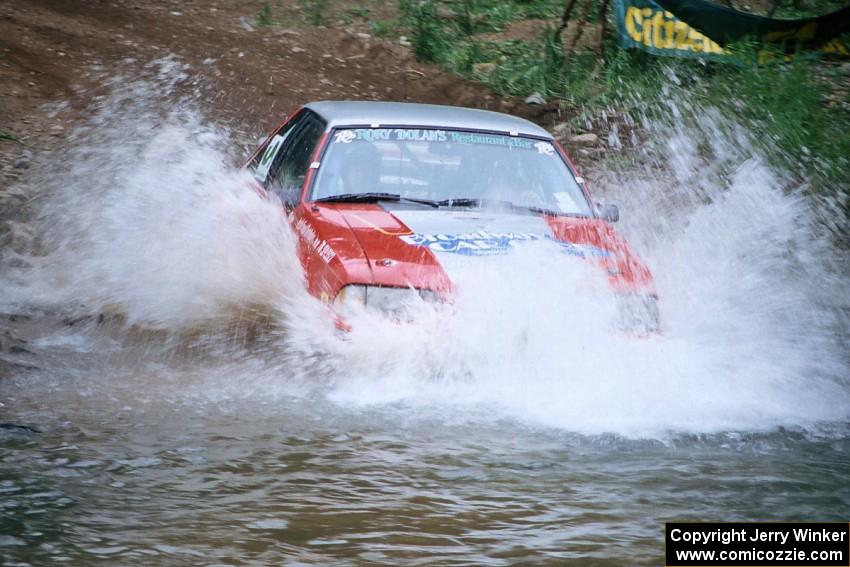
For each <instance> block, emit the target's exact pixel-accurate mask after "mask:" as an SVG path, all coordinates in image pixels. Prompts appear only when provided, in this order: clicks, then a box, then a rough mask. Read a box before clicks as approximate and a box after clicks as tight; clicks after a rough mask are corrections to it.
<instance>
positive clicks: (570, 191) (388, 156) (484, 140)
mask: <svg viewBox="0 0 850 567" xmlns="http://www.w3.org/2000/svg"><path fill="white" fill-rule="evenodd" d="M366 194H372V195H375V198H376V200H377V199H379V197H380V195H381V194H384V195H387V196H392V197H400V198H401V199H408V200H413V199H418V200H428V201H433V202H440V203H443V204H449V205H450V204H452V202H453V201H456V202H457V204H459V205H461V206H474V205H476V204H481V205H483V204H484V203H486V202H499V203H507V204H510V205H512V206H517V207H529V208H532V209H543V210H546V211H552V212H556V213H560V214H574V215H590V214H591V210H590V206H589V204H588V202H587V199H586V198H585V196H584V193H583V192H582V190H581V188H580V187H579V185H578V183H577V182H576V179H575V177H574V176H573V174H572V172H571V171H570V169H569V168H568V167H567V165H566V163H565V162H564V160H563V159H562V158H561V156H560V155H559V154H558V152H557V150H556V149H555V147H554V146H553V145H552V144H551V143H550V142H547V141H543V140H538V139H533V138H524V137H520V136H502V135H499V134H483V133H478V132H467V131H457V130H437V129H417V128H354V129H342V130H335V131H334V133H333V136H332V138H331V141H330V144H329V147H328V149H327V150H326V152H325V154H324V156H323V158H322V163H321V166H320V167H319V171H318V176H317V178H316V183H315V185H314V187H313V191H312V194H311V197H310V198H311V200H314V201H315V200H335V199H336V200H346V199H351V200H356V199H357V197H358V195H359V196H361V197H363V198H365V197H368V196H369V195H366Z"/></svg>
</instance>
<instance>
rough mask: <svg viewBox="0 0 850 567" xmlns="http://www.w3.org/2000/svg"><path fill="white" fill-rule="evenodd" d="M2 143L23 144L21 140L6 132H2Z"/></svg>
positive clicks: (0, 137) (0, 131)
mask: <svg viewBox="0 0 850 567" xmlns="http://www.w3.org/2000/svg"><path fill="white" fill-rule="evenodd" d="M0 142H16V143H18V144H23V142H21V141H20V140H19V139H17V138H16V137H14V136H12V135H11V134H7V133H6V132H4V131H2V130H0Z"/></svg>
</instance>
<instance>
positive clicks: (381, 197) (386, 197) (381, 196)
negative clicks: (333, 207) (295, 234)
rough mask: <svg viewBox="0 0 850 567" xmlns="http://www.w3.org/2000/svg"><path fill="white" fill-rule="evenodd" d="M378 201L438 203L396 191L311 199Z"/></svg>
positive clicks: (323, 200)
mask: <svg viewBox="0 0 850 567" xmlns="http://www.w3.org/2000/svg"><path fill="white" fill-rule="evenodd" d="M378 201H393V202H396V203H399V202H401V203H416V204H417V205H427V206H429V207H434V208H437V207H438V206H439V205H438V204H437V203H436V202H434V201H432V200H430V199H414V198H412V197H402V196H401V195H399V194H398V193H375V192H372V193H342V194H341V195H330V196H328V197H322V198H320V199H315V200H313V202H314V203H376V202H378Z"/></svg>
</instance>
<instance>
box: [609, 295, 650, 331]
mask: <svg viewBox="0 0 850 567" xmlns="http://www.w3.org/2000/svg"><path fill="white" fill-rule="evenodd" d="M617 312H618V320H617V328H619V329H620V330H621V331H624V332H626V333H634V334H636V335H648V334H650V333H657V332H659V331H660V330H661V313H660V310H659V308H658V297H657V296H655V295H646V294H637V293H634V294H621V295H618V296H617Z"/></svg>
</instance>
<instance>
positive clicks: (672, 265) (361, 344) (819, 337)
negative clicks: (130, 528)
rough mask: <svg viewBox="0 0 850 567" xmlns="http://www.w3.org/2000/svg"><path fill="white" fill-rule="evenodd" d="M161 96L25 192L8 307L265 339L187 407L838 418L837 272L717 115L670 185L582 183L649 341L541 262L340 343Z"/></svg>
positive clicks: (672, 158) (228, 176) (549, 259)
mask: <svg viewBox="0 0 850 567" xmlns="http://www.w3.org/2000/svg"><path fill="white" fill-rule="evenodd" d="M166 76H168V77H171V76H174V73H170V74H169V73H166ZM161 80H162V79H160V81H161ZM159 84H161V83H158V82H156V81H154V82H145V81H140V82H136V83H131V84H126V85H125V84H121V85H116V87H115V91H114V93H113V94H112V95H111V96H110V97H107V98H106V99H104V100H103V101H101V102H100V110H99V112H98V113H97V115H96V117H95V118H94V120H93V122H92V124H91V125H90V126H89V127H88V128H85V129H83V130H80V131H78V132H77V133H76V134H75V137H74V138H73V140H72V142H73V143H72V144H71V147H70V148H69V149H68V150H67V153H66V154H65V155H64V156H63V159H62V160H61V162H62V163H63V164H64V165H57V166H56V167H55V168H54V169H51V171H50V172H48V173H47V174H46V175H45V177H44V178H42V179H39V180H38V182H39V183H44V184H45V186H46V187H47V191H48V193H49V195H50V197H49V198H48V200H47V205H46V207H45V209H44V214H43V218H44V219H45V226H46V228H44V229H43V233H44V235H45V236H44V245H45V247H46V249H47V250H48V253H47V255H46V256H44V257H43V258H41V259H40V260H39V261H38V262H36V268H35V269H36V273H37V274H38V277H35V278H30V279H29V282H30V283H29V284H28V286H29V287H24V288H23V292H24V294H27V293H28V294H29V296H28V297H29V300H30V301H31V302H34V303H51V304H53V305H64V306H68V305H72V306H75V309H76V311H78V312H87V313H100V312H103V311H109V312H115V313H120V314H121V316H122V317H123V318H125V319H126V320H127V321H128V322H129V323H131V324H133V325H135V326H137V327H142V328H149V329H159V330H165V331H166V332H178V331H183V330H186V329H189V330H192V329H194V332H195V333H201V334H203V335H204V336H205V337H206V340H207V341H209V340H218V339H216V338H215V337H219V336H220V335H221V334H222V331H221V329H227V328H229V327H230V326H231V325H232V322H233V317H234V313H239V312H244V310H245V309H254V310H255V311H257V310H258V311H260V312H264V313H266V314H267V315H268V317H269V318H270V319H272V320H273V324H272V325H271V326H269V327H268V328H266V329H265V331H264V332H265V336H266V337H267V339H269V340H267V341H265V342H264V343H263V345H264V346H263V347H262V348H258V347H257V346H256V344H255V345H248V346H246V347H244V349H243V350H242V352H241V357H240V358H241V359H242V362H240V361H239V360H237V361H236V362H229V363H228V364H227V366H226V370H222V369H219V370H217V371H211V372H208V373H206V374H204V373H203V372H199V373H198V374H201V376H194V377H193V378H192V384H193V386H191V387H185V385H182V386H180V387H182V388H184V389H183V390H180V387H178V390H179V391H183V392H184V395H186V396H189V397H192V398H193V399H194V398H196V397H197V396H199V395H202V396H204V397H205V398H206V399H208V400H221V399H223V398H226V399H227V400H228V401H232V400H234V399H241V400H242V401H243V402H244V403H247V404H249V405H251V404H255V403H256V402H257V401H258V400H262V401H263V402H264V403H265V402H266V401H268V400H269V399H274V398H275V396H292V395H298V396H304V395H308V396H316V395H318V396H319V397H321V398H323V399H325V400H331V401H333V402H334V403H335V404H336V405H337V407H340V408H347V409H352V410H354V411H357V410H358V408H363V407H364V406H365V407H372V408H379V409H380V410H381V411H385V412H389V413H395V412H398V413H399V414H409V413H410V412H414V413H415V412H425V413H427V414H428V415H433V414H434V413H435V412H436V414H438V415H441V416H443V418H444V419H447V420H451V421H456V420H489V419H503V418H504V417H510V418H515V419H518V420H520V421H522V422H526V423H534V424H540V425H544V426H547V427H556V428H560V429H564V430H568V431H575V432H580V433H588V434H599V433H607V432H611V433H616V434H620V435H625V436H636V437H640V436H660V435H666V434H667V433H668V432H671V431H672V432H694V433H700V432H713V431H725V430H748V431H750V430H765V429H770V428H774V427H777V426H789V425H794V426H802V427H812V426H815V425H816V424H819V423H823V422H835V421H843V420H847V419H848V418H850V394H849V393H848V392H850V384H848V375H850V372H848V369H850V361H848V360H847V357H846V353H845V350H846V349H845V348H844V347H846V342H847V332H846V329H844V328H842V325H843V324H844V320H843V319H842V315H841V313H842V309H846V308H847V305H846V302H847V298H848V297H850V294H848V293H847V292H848V284H847V281H848V279H847V277H846V274H845V273H842V271H841V270H842V268H841V266H842V263H843V264H844V265H845V266H846V253H843V252H841V251H840V250H838V249H836V248H835V247H833V246H832V245H831V244H830V243H829V239H828V237H827V236H826V235H824V233H823V231H822V230H821V229H820V228H819V227H820V226H821V224H820V219H819V217H818V215H817V214H815V212H814V210H813V209H812V206H811V202H810V201H809V200H808V199H807V198H805V197H804V196H803V195H802V191H801V190H796V191H795V190H791V191H790V192H789V191H787V190H786V189H787V184H788V182H787V179H786V177H787V176H785V175H783V174H782V172H777V171H775V170H773V169H771V168H770V167H768V166H767V165H766V163H765V161H764V160H763V159H761V158H760V157H759V155H758V152H756V151H755V150H753V148H752V144H750V142H749V140H748V135H747V133H746V131H745V130H743V129H741V128H739V127H737V126H735V125H734V124H733V123H731V122H730V121H729V120H727V119H725V118H724V117H722V116H720V115H719V114H712V113H708V112H706V113H702V114H701V116H702V121H701V123H699V124H697V125H696V126H695V125H694V124H693V123H688V122H687V121H685V120H681V121H679V122H677V123H676V125H675V127H674V128H673V129H672V130H669V128H668V130H666V131H665V133H664V139H665V140H667V143H666V148H662V149H661V150H659V149H658V148H655V151H656V152H658V153H657V154H656V156H655V158H654V159H656V160H663V162H664V165H663V167H656V166H657V163H658V162H657V161H653V160H651V159H648V160H645V162H646V163H649V164H650V167H646V168H632V169H631V170H629V171H627V172H625V173H622V172H620V173H615V172H613V171H607V172H604V175H596V177H597V178H598V179H599V186H600V187H599V192H600V194H604V195H605V196H606V197H610V198H615V199H616V200H618V201H619V202H620V203H621V204H622V205H623V207H622V208H623V212H624V215H623V216H624V222H623V223H622V226H621V227H620V228H621V229H622V230H623V231H624V232H625V233H627V235H628V236H629V239H630V240H631V242H632V243H633V245H634V246H635V247H636V249H637V250H638V251H639V253H640V254H641V255H642V256H644V258H645V259H646V260H647V262H648V264H649V265H650V267H651V269H652V270H653V272H654V274H655V277H656V279H657V285H658V288H659V292H660V296H661V298H662V309H663V317H664V327H665V333H664V335H663V336H661V337H655V338H651V339H635V338H630V337H625V336H622V335H618V334H616V333H612V331H611V330H610V325H609V320H610V317H611V315H612V314H613V312H614V305H613V300H612V298H611V297H610V295H609V294H607V293H605V292H604V291H602V290H603V286H602V285H597V284H598V282H597V280H598V279H599V274H597V273H596V272H594V271H593V270H591V269H590V268H589V267H588V266H587V265H586V264H583V263H582V262H581V261H578V260H575V259H569V260H565V259H564V256H563V255H560V254H552V253H551V251H549V250H547V249H545V247H543V248H539V249H535V250H530V251H529V253H527V254H523V255H518V256H513V257H508V258H500V259H497V260H496V261H495V262H494V261H490V260H487V261H480V262H476V263H474V264H473V263H471V264H469V266H468V267H467V268H466V269H465V270H464V271H463V272H462V273H461V274H460V276H459V278H458V281H457V283H458V288H459V290H460V292H459V295H458V298H457V301H456V303H455V305H454V306H452V307H450V308H441V309H423V310H422V311H421V312H420V313H418V317H417V321H416V323H415V324H412V325H397V324H394V323H391V322H388V321H381V320H377V319H375V318H371V317H368V316H366V317H364V318H361V319H358V320H356V321H354V330H353V331H352V333H350V334H349V335H348V336H347V337H345V338H341V337H340V336H339V334H338V333H336V332H335V331H334V329H333V325H332V324H331V323H330V320H329V318H328V317H327V314H326V313H325V312H324V310H323V308H322V307H321V306H320V305H319V304H318V302H316V301H315V300H314V299H312V298H311V297H310V296H308V295H307V294H306V292H305V291H304V283H303V275H302V273H301V269H300V265H299V263H298V261H297V258H296V255H295V248H294V242H293V237H292V234H291V232H290V231H289V228H288V227H287V225H286V222H285V220H284V218H283V216H282V214H281V211H280V208H279V207H278V206H277V205H276V204H274V203H270V202H268V201H265V200H263V199H261V198H259V197H258V196H257V195H256V194H255V193H253V192H252V191H250V190H249V189H247V178H246V176H245V175H244V174H243V173H241V172H240V171H238V169H236V168H234V167H232V166H230V165H227V163H228V161H229V160H228V158H227V151H228V149H227V148H228V146H229V145H230V139H229V135H228V133H227V132H226V131H223V130H221V129H218V128H215V127H211V126H209V123H208V121H207V120H205V119H204V117H203V115H202V113H201V112H200V111H199V110H198V109H197V106H195V105H194V104H193V103H192V102H191V101H187V100H185V99H184V100H181V101H178V102H177V103H172V104H171V105H170V106H169V108H172V110H170V111H167V112H163V111H162V99H161V95H160V94H154V92H158V91H161V89H160V88H159V87H158V85H159ZM647 130H648V131H649V132H653V126H652V124H649V125H647ZM659 139H661V138H660V137H659ZM55 161H57V160H54V162H55ZM33 281H35V282H36V283H38V284H40V285H36V284H34V283H32V282H33ZM19 291H20V290H19ZM115 332H119V331H115ZM224 334H225V335H226V332H224ZM210 337H213V339H210ZM222 340H223V339H222ZM270 341H271V343H272V344H273V346H274V348H270V347H269V344H270ZM223 368H225V367H223ZM158 373H159V374H161V375H166V376H167V375H168V372H165V371H162V370H161V369H160V370H159V371H158ZM132 375H136V373H132ZM234 377H236V378H238V380H234ZM166 383H167V384H168V386H167V387H164V389H163V398H169V399H170V398H173V397H174V396H175V391H174V385H173V383H172V382H171V381H169V380H168V379H167V378H166V379H163V384H166ZM234 383H235V384H238V387H236V386H234V385H233V384H234ZM293 384H295V385H296V386H297V387H295V388H294V389H293V387H292V386H293ZM149 387H153V388H154V390H155V386H151V382H149ZM166 392H167V393H166ZM178 397H179V396H178Z"/></svg>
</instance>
